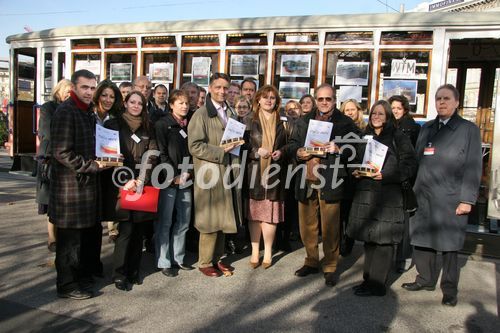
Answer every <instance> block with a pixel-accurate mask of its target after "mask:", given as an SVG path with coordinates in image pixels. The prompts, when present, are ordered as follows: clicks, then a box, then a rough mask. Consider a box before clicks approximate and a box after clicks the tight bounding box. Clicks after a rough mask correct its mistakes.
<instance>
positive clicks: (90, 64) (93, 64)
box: [59, 53, 101, 82]
mask: <svg viewBox="0 0 500 333" xmlns="http://www.w3.org/2000/svg"><path fill="white" fill-rule="evenodd" d="M59 59H60V58H59ZM80 69H86V70H89V71H91V72H92V73H94V75H95V76H96V77H97V81H98V82H99V81H100V80H101V54H100V53H74V54H73V72H76V71H78V70H80Z"/></svg>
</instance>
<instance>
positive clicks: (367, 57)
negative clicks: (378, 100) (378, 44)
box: [323, 50, 372, 114]
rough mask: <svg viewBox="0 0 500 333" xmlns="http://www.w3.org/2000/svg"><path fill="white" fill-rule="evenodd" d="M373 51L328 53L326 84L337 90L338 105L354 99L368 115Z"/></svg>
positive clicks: (325, 74)
mask: <svg viewBox="0 0 500 333" xmlns="http://www.w3.org/2000/svg"><path fill="white" fill-rule="evenodd" d="M371 58H372V53H371V51H361V50H360V51H351V50H335V51H326V66H323V68H326V72H325V73H324V74H323V77H324V79H325V82H327V83H330V84H332V85H334V86H335V88H336V89H337V104H338V106H339V107H340V104H341V103H342V102H343V101H345V100H346V99H350V98H354V99H356V100H357V101H358V102H359V103H360V104H361V107H362V108H363V110H364V111H365V113H366V114H368V111H367V110H368V108H369V105H368V101H369V100H370V90H371V89H370V87H371V75H370V73H371V66H370V63H371Z"/></svg>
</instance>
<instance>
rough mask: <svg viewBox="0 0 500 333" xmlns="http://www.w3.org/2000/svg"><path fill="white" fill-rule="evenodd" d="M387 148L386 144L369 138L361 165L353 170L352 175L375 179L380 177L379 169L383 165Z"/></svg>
mask: <svg viewBox="0 0 500 333" xmlns="http://www.w3.org/2000/svg"><path fill="white" fill-rule="evenodd" d="M387 150H388V147H387V146H386V145H384V144H382V143H380V142H378V141H375V140H373V138H369V139H368V142H367V143H366V149H365V155H364V156H363V163H362V166H361V168H359V169H358V170H356V171H355V174H354V176H361V177H371V178H373V179H376V180H380V179H382V174H381V173H380V171H381V170H382V167H383V166H384V161H385V156H386V155H387Z"/></svg>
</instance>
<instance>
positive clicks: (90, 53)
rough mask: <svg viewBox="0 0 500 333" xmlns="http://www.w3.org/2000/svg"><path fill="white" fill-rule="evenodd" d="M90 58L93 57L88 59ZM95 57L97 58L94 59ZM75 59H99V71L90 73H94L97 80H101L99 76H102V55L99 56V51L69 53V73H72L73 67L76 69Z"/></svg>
mask: <svg viewBox="0 0 500 333" xmlns="http://www.w3.org/2000/svg"><path fill="white" fill-rule="evenodd" d="M80 56H81V57H82V58H83V57H85V58H86V59H77V57H80ZM90 58H93V59H90ZM96 58H97V59H96ZM77 60H87V61H89V60H99V73H94V72H93V71H92V73H94V75H95V76H96V78H97V82H99V81H101V78H102V73H101V70H102V57H101V52H85V53H83V52H82V53H80V52H78V53H72V54H71V73H74V72H75V69H76V61H77Z"/></svg>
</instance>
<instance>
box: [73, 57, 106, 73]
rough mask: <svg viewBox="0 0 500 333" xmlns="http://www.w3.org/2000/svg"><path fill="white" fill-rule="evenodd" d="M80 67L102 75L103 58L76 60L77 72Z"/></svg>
mask: <svg viewBox="0 0 500 333" xmlns="http://www.w3.org/2000/svg"><path fill="white" fill-rule="evenodd" d="M80 69H86V70H88V71H90V72H92V73H94V75H97V76H99V75H101V60H76V61H75V72H76V71H79V70H80Z"/></svg>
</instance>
